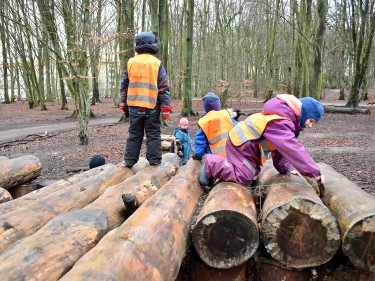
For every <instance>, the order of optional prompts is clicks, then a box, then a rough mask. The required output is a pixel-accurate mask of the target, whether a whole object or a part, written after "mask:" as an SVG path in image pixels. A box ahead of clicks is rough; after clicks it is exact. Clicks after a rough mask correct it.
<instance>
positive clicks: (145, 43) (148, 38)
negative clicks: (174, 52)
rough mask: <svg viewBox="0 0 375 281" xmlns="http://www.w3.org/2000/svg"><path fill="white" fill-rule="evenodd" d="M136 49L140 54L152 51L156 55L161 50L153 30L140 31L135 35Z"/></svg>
mask: <svg viewBox="0 0 375 281" xmlns="http://www.w3.org/2000/svg"><path fill="white" fill-rule="evenodd" d="M134 40H135V51H136V52H137V53H138V54H143V53H150V54H154V55H156V54H157V53H158V52H159V46H158V40H157V39H156V37H155V35H154V33H152V32H140V33H138V34H137V35H135V38H134Z"/></svg>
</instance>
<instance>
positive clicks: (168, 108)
mask: <svg viewBox="0 0 375 281" xmlns="http://www.w3.org/2000/svg"><path fill="white" fill-rule="evenodd" d="M160 110H161V112H162V114H161V117H162V118H163V119H164V120H167V119H168V118H169V116H170V113H171V110H172V105H169V106H161V107H160Z"/></svg>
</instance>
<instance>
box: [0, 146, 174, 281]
mask: <svg viewBox="0 0 375 281" xmlns="http://www.w3.org/2000/svg"><path fill="white" fill-rule="evenodd" d="M180 165H181V161H180V158H179V157H178V156H177V155H176V154H172V153H169V154H166V155H164V156H163V162H162V164H161V165H160V166H150V167H147V168H146V169H143V170H141V171H140V172H138V173H137V174H135V175H134V176H132V177H130V178H128V179H126V180H124V181H123V182H121V183H119V184H116V185H113V186H111V187H109V188H108V189H107V190H106V191H105V192H104V194H103V195H102V196H100V197H99V198H98V199H97V200H95V201H94V202H92V203H91V204H89V205H87V206H86V207H84V208H83V209H80V210H77V211H73V212H70V213H67V214H63V215H60V216H57V217H55V218H54V219H52V220H51V221H50V222H49V223H47V224H46V225H45V226H44V227H42V228H41V229H40V230H38V231H37V232H36V233H34V234H33V235H30V236H28V237H25V238H24V239H22V240H20V241H18V243H16V244H13V245H12V246H10V247H9V248H8V249H7V250H6V251H4V252H3V253H2V254H1V255H0V280H9V279H10V278H11V279H13V280H43V281H47V280H48V281H51V280H58V279H59V278H60V277H61V276H62V275H63V274H64V273H65V272H67V271H68V270H69V269H70V268H71V267H72V266H73V265H74V263H75V262H76V261H77V260H78V259H79V258H80V257H81V256H83V255H84V254H85V253H86V252H88V251H89V250H90V249H91V248H93V247H94V246H95V245H96V244H97V243H98V242H99V240H100V239H101V238H102V237H103V236H104V235H105V234H106V233H107V232H108V231H110V230H112V229H113V228H115V227H118V226H119V225H120V224H121V223H122V222H124V220H125V218H126V216H125V208H124V204H123V202H122V199H121V194H122V193H124V192H131V193H133V194H136V195H139V196H138V204H140V205H141V204H142V203H143V201H144V200H145V199H146V198H147V197H150V196H151V195H153V194H154V193H155V192H156V191H157V190H158V189H159V188H160V187H161V186H162V185H164V184H165V183H166V182H167V181H168V180H169V178H170V177H172V176H173V175H174V174H175V173H176V171H177V169H178V168H179V167H180ZM31 256H32V257H33V258H32V259H29V260H28V262H27V263H25V262H24V261H25V260H26V259H28V258H29V257H31ZM15 264H22V266H19V267H18V266H17V267H16V266H14V265H15Z"/></svg>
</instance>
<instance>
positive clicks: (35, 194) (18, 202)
mask: <svg viewBox="0 0 375 281" xmlns="http://www.w3.org/2000/svg"><path fill="white" fill-rule="evenodd" d="M110 168H113V164H107V165H104V166H101V167H98V168H95V169H91V170H89V171H87V172H84V173H81V174H77V175H74V176H72V177H70V178H68V179H65V180H59V181H57V182H55V183H53V184H51V185H48V186H46V187H43V188H41V189H38V190H35V191H32V192H30V193H28V194H27V195H24V196H22V197H20V198H17V199H14V200H12V201H10V202H7V203H4V204H1V205H0V215H2V214H5V213H8V212H10V211H12V210H15V209H17V208H18V207H20V206H25V205H27V204H29V203H33V202H36V201H37V200H40V199H41V198H42V197H44V196H47V195H50V194H52V193H53V192H55V191H58V190H60V189H63V188H65V187H67V186H70V185H74V184H76V183H78V182H80V181H82V180H84V179H87V178H89V177H92V176H94V175H96V174H98V173H99V172H100V171H104V170H105V169H110Z"/></svg>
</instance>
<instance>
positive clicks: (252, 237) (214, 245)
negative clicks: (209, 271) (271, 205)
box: [192, 182, 259, 268]
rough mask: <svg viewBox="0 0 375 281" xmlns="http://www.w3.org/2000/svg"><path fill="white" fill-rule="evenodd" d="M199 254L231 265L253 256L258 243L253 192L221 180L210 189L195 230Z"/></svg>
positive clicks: (224, 265)
mask: <svg viewBox="0 0 375 281" xmlns="http://www.w3.org/2000/svg"><path fill="white" fill-rule="evenodd" d="M192 239H193V244H194V247H195V249H196V251H197V253H198V255H199V256H200V258H201V259H202V260H203V261H204V262H205V263H206V264H207V265H209V266H212V267H215V268H232V267H236V266H239V265H241V264H243V263H244V262H246V261H247V260H248V259H250V258H251V257H252V256H253V254H254V253H255V252H256V250H257V248H258V245H259V232H258V223H257V215H256V207H255V203H254V199H253V196H252V195H251V192H250V191H249V190H247V189H246V188H245V187H242V186H241V185H238V184H235V183H230V182H221V183H219V184H218V185H216V186H215V187H214V188H213V189H212V190H211V191H210V193H209V195H208V197H207V199H206V201H205V202H204V205H203V207H202V210H201V211H200V213H199V215H198V218H197V221H196V224H195V226H194V228H193V234H192Z"/></svg>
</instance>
